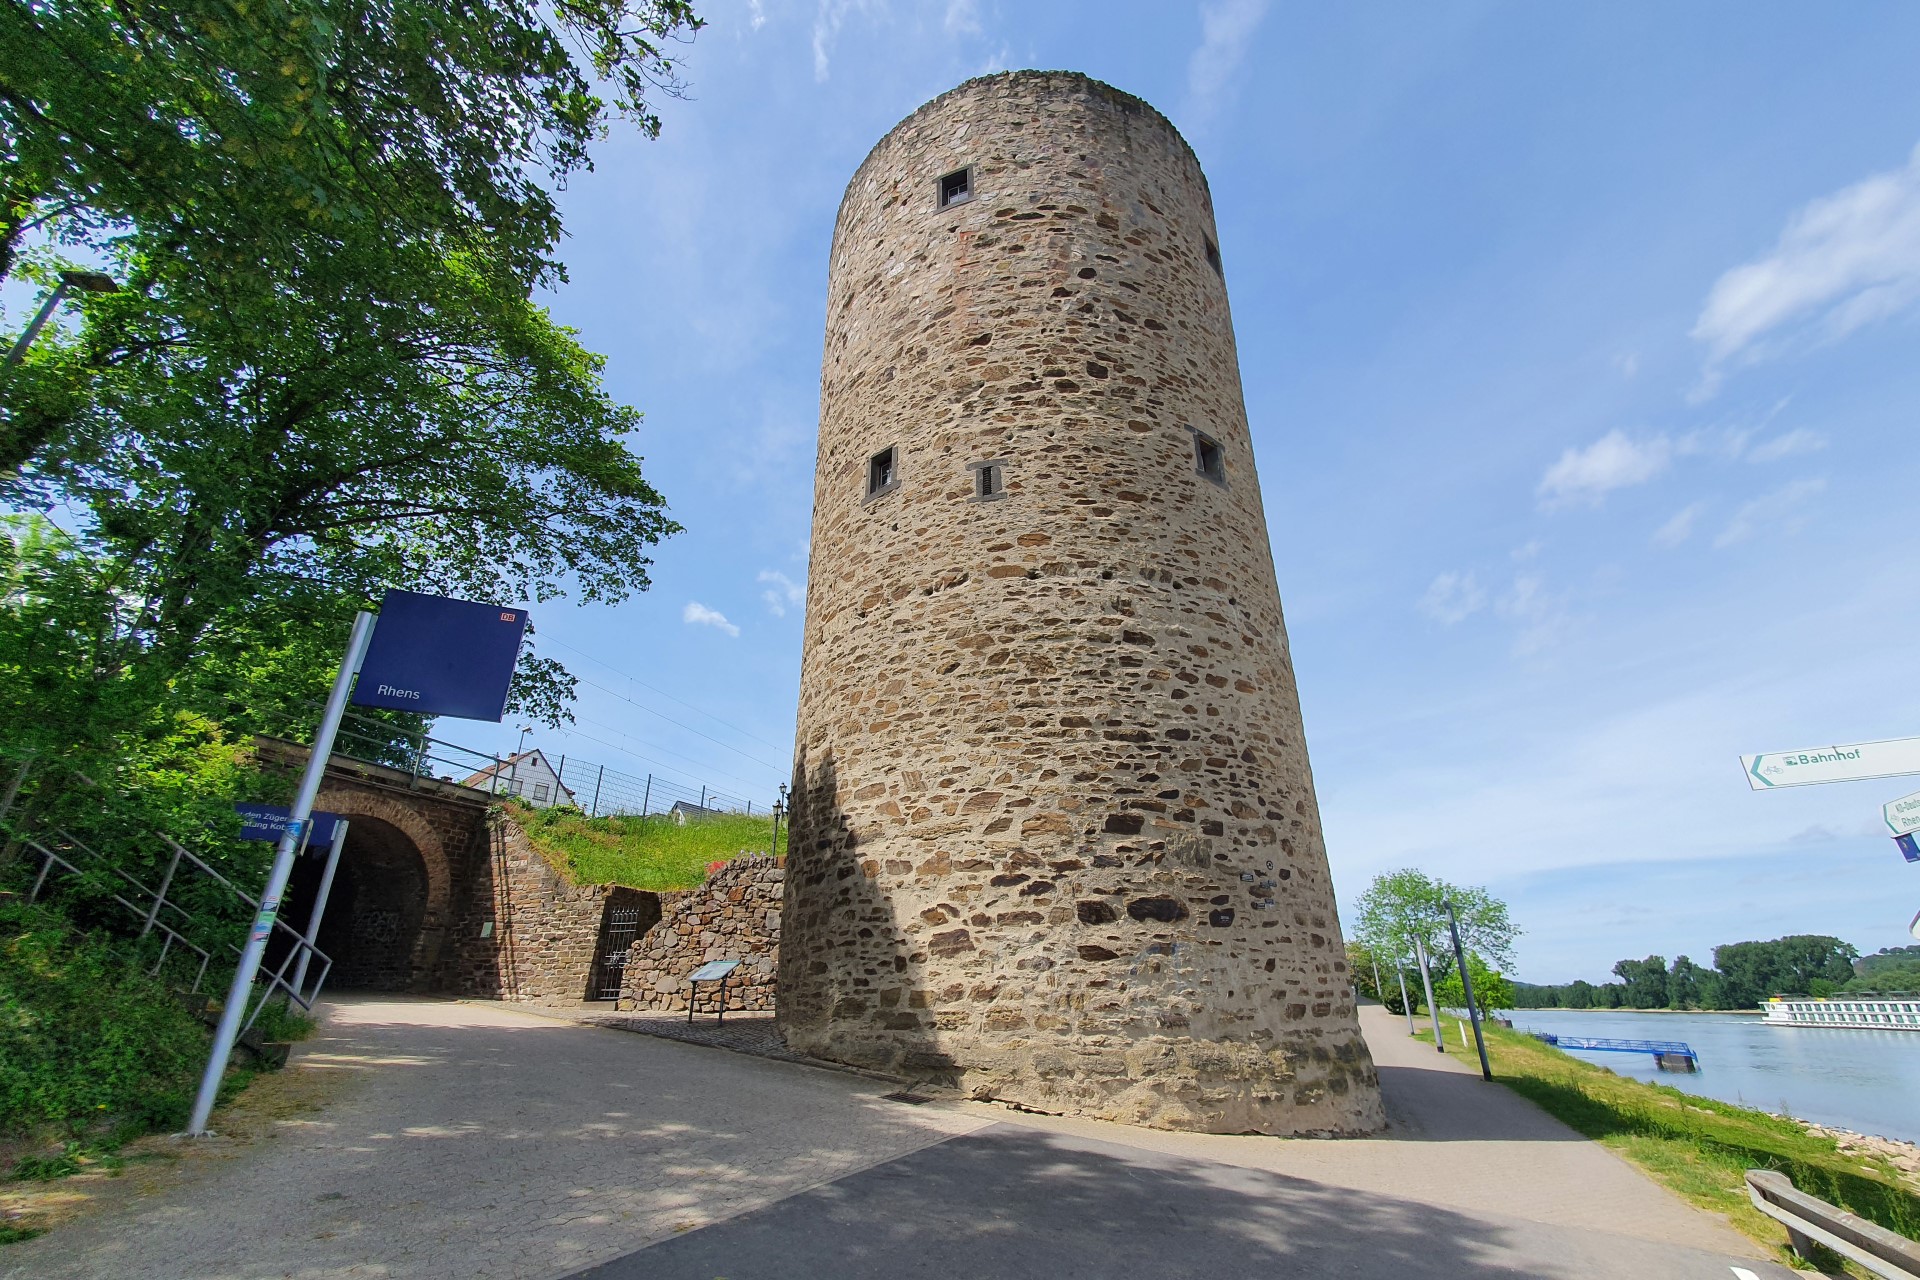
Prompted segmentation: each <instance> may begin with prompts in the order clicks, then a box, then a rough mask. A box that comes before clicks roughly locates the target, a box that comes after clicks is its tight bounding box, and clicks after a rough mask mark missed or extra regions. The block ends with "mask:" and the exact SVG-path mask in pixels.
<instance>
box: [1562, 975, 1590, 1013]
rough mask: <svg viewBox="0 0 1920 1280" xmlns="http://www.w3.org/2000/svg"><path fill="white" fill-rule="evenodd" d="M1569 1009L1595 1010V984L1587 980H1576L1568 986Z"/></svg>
mask: <svg viewBox="0 0 1920 1280" xmlns="http://www.w3.org/2000/svg"><path fill="white" fill-rule="evenodd" d="M1567 1008H1569V1009H1591V1008H1593V984H1592V983H1591V982H1588V981H1587V980H1586V979H1585V978H1575V979H1574V980H1573V981H1572V982H1569V983H1568V984H1567Z"/></svg>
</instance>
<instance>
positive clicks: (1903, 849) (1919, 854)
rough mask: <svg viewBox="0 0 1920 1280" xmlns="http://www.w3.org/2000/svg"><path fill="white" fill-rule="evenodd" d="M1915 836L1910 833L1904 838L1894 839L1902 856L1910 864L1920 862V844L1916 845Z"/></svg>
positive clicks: (1897, 837)
mask: <svg viewBox="0 0 1920 1280" xmlns="http://www.w3.org/2000/svg"><path fill="white" fill-rule="evenodd" d="M1914 834H1915V833H1914V832H1911V831H1909V832H1907V834H1905V835H1903V836H1895V837H1894V838H1893V842H1894V843H1895V844H1897V845H1899V846H1900V854H1901V856H1902V857H1904V858H1905V859H1906V860H1907V861H1908V862H1920V844H1916V843H1914V838H1913V837H1914Z"/></svg>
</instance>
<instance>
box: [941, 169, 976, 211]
mask: <svg viewBox="0 0 1920 1280" xmlns="http://www.w3.org/2000/svg"><path fill="white" fill-rule="evenodd" d="M971 199H973V166H972V165H968V166H967V167H966V168H964V169H955V170H954V171H953V172H952V173H949V174H943V175H942V176H941V178H940V208H942V209H951V208H953V206H954V205H957V204H965V203H966V202H967V201H969V200H971Z"/></svg>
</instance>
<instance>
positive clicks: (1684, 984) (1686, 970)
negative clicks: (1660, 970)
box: [1667, 956, 1707, 1009]
mask: <svg viewBox="0 0 1920 1280" xmlns="http://www.w3.org/2000/svg"><path fill="white" fill-rule="evenodd" d="M1706 972H1707V971H1706V970H1704V969H1702V968H1701V967H1700V966H1699V965H1697V964H1695V963H1694V962H1693V961H1692V960H1690V959H1688V958H1687V957H1686V956H1676V957H1675V958H1674V961H1673V968H1672V969H1671V970H1670V971H1669V972H1668V974H1667V1008H1669V1009H1699V1008H1703V1007H1705V1006H1704V1005H1703V1004H1702V1003H1701V1000H1702V990H1701V979H1702V978H1703V977H1704V976H1705V974H1706Z"/></svg>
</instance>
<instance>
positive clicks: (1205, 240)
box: [1200, 232, 1227, 280]
mask: <svg viewBox="0 0 1920 1280" xmlns="http://www.w3.org/2000/svg"><path fill="white" fill-rule="evenodd" d="M1200 242H1201V243H1202V244H1204V245H1206V247H1207V265H1208V266H1210V267H1212V268H1213V274H1215V275H1217V276H1219V277H1220V278H1221V279H1222V280H1224V279H1226V278H1227V273H1226V270H1225V268H1223V267H1222V266H1221V265H1220V246H1219V245H1217V244H1215V243H1214V242H1213V237H1212V236H1210V235H1207V234H1205V233H1204V232H1203V233H1202V234H1201V236H1200Z"/></svg>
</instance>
